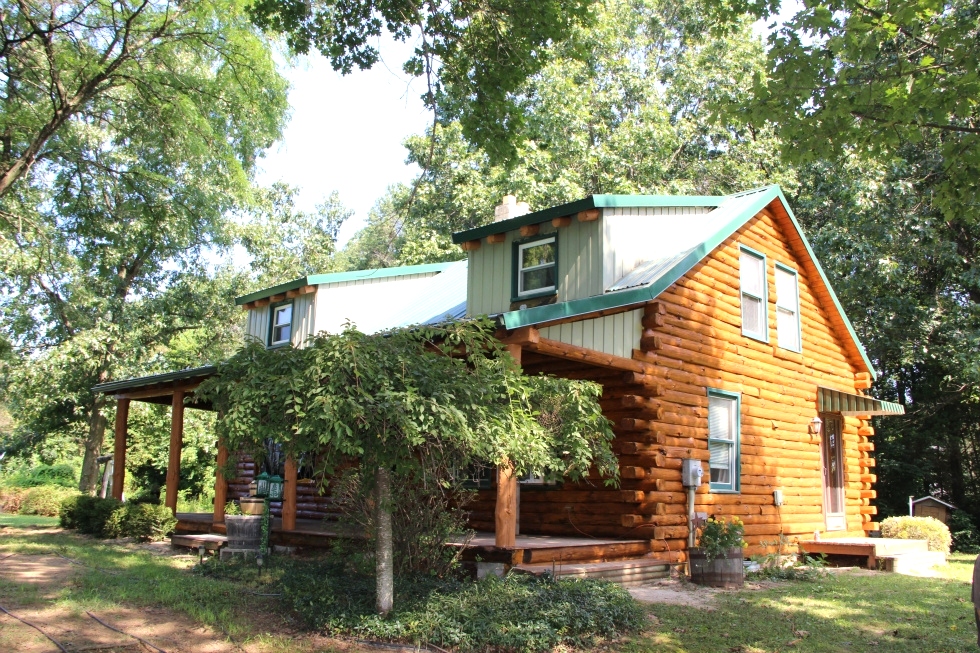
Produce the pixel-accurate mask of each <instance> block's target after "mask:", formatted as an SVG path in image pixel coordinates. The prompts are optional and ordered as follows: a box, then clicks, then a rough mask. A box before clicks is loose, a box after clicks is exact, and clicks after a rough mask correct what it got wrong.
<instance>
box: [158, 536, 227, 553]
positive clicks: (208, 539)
mask: <svg viewBox="0 0 980 653" xmlns="http://www.w3.org/2000/svg"><path fill="white" fill-rule="evenodd" d="M227 544H228V538H227V537H225V536H224V535H216V534H214V533H193V534H189V533H174V534H173V535H171V536H170V546H175V547H176V546H183V547H187V548H189V549H199V548H201V547H202V546H203V547H204V548H205V549H207V550H208V551H217V550H218V549H220V548H222V547H224V546H226V545H227Z"/></svg>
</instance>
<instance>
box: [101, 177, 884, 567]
mask: <svg viewBox="0 0 980 653" xmlns="http://www.w3.org/2000/svg"><path fill="white" fill-rule="evenodd" d="M495 218H496V219H495V221H494V222H492V223H491V224H488V225H485V226H482V227H479V228H476V229H471V230H468V231H464V232H461V233H457V234H454V235H453V240H454V242H456V243H458V244H459V245H460V246H461V247H462V250H463V251H464V252H465V253H466V260H465V261H461V262H459V263H452V264H437V265H428V266H411V267H405V268H390V269H385V270H366V271H359V272H351V273H340V274H334V275H317V276H310V277H304V278H302V279H298V280H295V281H293V282H290V283H288V284H283V285H281V286H277V287H274V288H269V289H266V290H263V291H259V292H256V293H252V294H250V295H247V296H245V297H240V298H238V300H237V302H238V303H239V304H240V305H242V306H243V307H244V308H245V309H246V310H247V311H248V333H249V335H250V337H255V338H259V339H261V340H262V341H263V342H265V343H266V346H269V347H276V346H282V345H285V344H292V345H294V346H302V344H303V341H304V340H305V338H306V337H307V336H309V335H310V334H312V333H316V332H319V331H334V330H336V329H338V328H340V326H341V325H342V324H343V323H344V322H345V321H347V320H350V321H352V322H354V323H355V324H357V325H358V326H359V327H360V328H361V329H362V330H364V331H365V332H372V331H378V330H381V329H384V328H390V327H393V326H399V325H408V324H417V323H425V322H431V321H438V320H441V319H445V318H446V316H449V317H456V318H458V317H462V316H476V315H484V314H486V315H491V316H494V317H495V318H496V320H497V322H498V325H499V331H498V337H499V338H500V339H501V340H502V341H503V342H505V343H506V344H507V346H508V349H509V351H510V352H511V354H512V355H513V356H514V357H515V358H517V359H518V361H519V362H520V363H521V365H522V366H523V369H524V370H525V373H527V374H554V375H557V376H563V377H567V378H574V379H588V380H592V381H595V382H596V383H599V384H600V385H601V386H602V388H603V395H602V400H601V403H602V408H603V412H604V414H605V415H606V416H607V417H608V418H609V419H610V421H611V422H612V423H613V425H614V432H615V434H616V439H615V441H614V450H615V452H616V453H617V455H618V456H619V460H620V476H621V480H620V484H619V486H618V487H615V488H614V487H607V486H605V485H604V484H603V483H602V482H601V481H600V480H599V479H592V482H584V483H578V484H572V483H564V484H560V483H559V484H553V485H550V484H545V483H543V482H542V481H541V478H540V477H539V476H536V475H532V476H530V477H528V478H525V479H517V478H514V477H513V476H511V475H509V474H507V473H506V470H500V471H498V473H497V474H496V475H495V478H490V479H486V480H485V481H484V486H483V487H481V489H480V490H479V492H478V498H477V500H476V502H475V504H474V505H473V506H472V513H471V525H472V526H473V527H474V528H475V529H476V530H478V531H483V532H490V533H492V535H491V536H489V538H484V539H483V540H482V544H481V545H480V547H477V548H478V549H479V550H480V551H479V552H480V554H481V555H482V556H484V559H496V558H494V557H493V553H494V551H496V552H500V551H506V552H508V554H507V555H506V556H504V557H503V558H501V559H502V560H504V561H505V562H508V563H514V564H516V563H519V562H520V561H521V560H522V557H521V554H520V549H521V544H520V542H519V540H521V538H524V540H523V541H525V542H526V541H527V538H528V537H529V536H531V537H533V536H551V537H565V538H582V537H585V538H590V540H589V541H590V542H591V543H592V544H595V543H597V542H602V543H606V545H607V550H604V551H593V552H592V554H591V555H592V556H593V557H595V558H596V559H600V558H608V557H610V556H612V555H613V554H612V553H611V552H612V551H616V550H623V551H629V552H630V554H631V555H635V554H638V553H642V554H645V555H646V556H649V557H652V558H654V559H658V560H662V561H667V562H676V561H683V560H685V559H686V550H687V548H688V546H689V536H690V534H691V514H692V513H694V514H698V513H700V514H703V515H710V516H715V517H722V518H729V517H739V518H740V519H741V520H742V521H743V522H744V524H745V533H746V540H747V541H748V542H749V545H750V547H749V550H748V553H750V554H751V553H755V552H759V551H762V550H763V549H765V548H766V547H767V546H771V544H772V543H773V542H776V541H779V540H780V539H785V540H787V541H791V542H792V541H797V540H800V541H802V540H807V539H811V538H815V537H816V538H819V537H820V536H821V535H822V536H823V538H824V539H827V538H861V537H864V536H865V535H867V534H868V533H869V532H870V531H874V530H876V529H877V524H876V522H875V514H876V508H875V506H874V505H873V501H874V499H875V489H874V484H875V481H876V477H875V474H874V467H875V461H874V458H873V452H874V443H873V435H874V429H873V427H872V426H871V424H870V420H871V418H872V417H873V416H876V415H879V416H885V415H893V414H901V413H902V412H903V408H902V406H901V405H900V404H895V403H891V402H887V401H881V400H878V399H874V398H872V397H869V396H867V394H866V393H865V391H866V390H868V389H869V388H870V387H871V383H872V381H873V380H874V378H875V372H874V369H873V366H872V364H871V362H870V361H869V359H868V357H867V355H866V353H865V351H864V348H863V347H862V345H861V343H860V342H859V340H858V338H857V335H856V334H855V332H854V329H853V327H852V325H851V323H850V322H849V320H848V318H847V316H846V315H845V314H844V311H843V309H842V307H841V304H840V302H839V301H838V299H837V297H836V295H835V294H834V291H833V289H832V288H831V286H830V283H829V281H828V279H827V277H826V275H825V273H824V271H823V269H822V268H821V266H820V263H819V262H818V261H817V258H816V256H815V255H814V253H813V250H812V248H811V247H810V245H809V244H808V243H807V241H806V238H805V237H804V235H803V232H802V229H801V228H800V225H799V223H798V222H797V220H796V218H795V216H794V215H793V212H792V210H791V208H790V206H789V204H788V202H787V201H786V198H785V196H784V195H783V193H782V191H781V190H780V188H779V187H778V186H769V187H765V188H761V189H755V190H751V191H748V192H744V193H738V194H735V195H728V196H680V197H678V196H650V195H648V196H635V195H593V196H590V197H587V198H585V199H583V200H579V201H576V202H571V203H567V204H562V205H560V206H555V207H550V208H547V209H544V210H540V211H535V212H530V211H529V210H528V207H527V206H526V205H522V204H520V203H517V202H516V200H515V199H514V198H513V197H511V196H508V197H506V198H505V199H504V202H503V204H501V205H500V206H498V207H497V208H496V210H495ZM381 300H383V301H381ZM379 307H383V310H382V309H381V308H379ZM213 371H214V369H213V368H202V369H199V370H187V371H183V372H180V373H175V374H172V375H165V376H164V377H147V378H143V379H133V380H128V381H120V382H115V383H109V384H104V385H102V386H99V387H97V388H96V389H95V390H96V391H98V392H105V393H107V394H111V395H113V396H115V397H116V398H117V399H118V400H119V410H118V411H117V421H116V446H115V454H116V457H117V460H119V461H122V462H123V464H119V463H117V464H116V466H115V468H114V469H115V473H116V476H117V478H115V479H114V482H113V493H114V494H115V495H117V496H121V491H122V484H123V476H122V474H123V473H124V472H123V470H124V468H125V465H124V456H125V439H126V412H127V406H128V402H129V401H130V400H131V399H132V400H144V401H159V402H166V403H172V405H173V408H174V410H173V415H174V422H173V423H174V426H173V429H172V432H173V437H172V439H171V469H169V470H168V482H167V499H166V501H167V505H169V506H171V507H175V506H176V491H177V482H178V479H179V476H178V474H179V452H180V437H179V430H180V428H179V414H180V413H182V411H183V407H184V404H185V402H186V403H187V405H188V406H193V405H194V404H193V403H192V402H193V397H192V392H193V388H194V387H196V384H197V383H200V381H201V380H202V379H203V378H206V377H207V376H208V375H210V374H211V373H213ZM227 456H228V452H227V451H224V450H223V449H222V450H220V451H219V463H222V462H224V461H225V460H226V459H227ZM685 461H694V462H693V463H690V462H689V463H687V464H688V465H692V464H693V466H694V468H697V469H700V470H701V472H702V474H703V482H702V483H701V484H700V485H699V486H698V487H696V489H695V490H694V491H693V504H692V503H691V501H690V500H689V497H690V496H692V495H691V494H689V492H688V488H686V487H685V485H684V483H683V482H682V481H683V480H682V468H683V467H684V466H685ZM250 464H251V463H250V462H249V461H247V460H246V461H243V462H241V463H240V466H239V469H240V478H238V479H231V480H230V482H226V481H225V480H224V479H222V478H221V477H220V475H219V478H218V479H217V482H216V499H215V510H214V514H213V516H211V515H209V516H208V517H209V520H208V526H209V528H214V527H216V528H220V524H221V522H222V520H223V507H224V502H225V500H226V499H227V498H229V497H231V496H235V495H237V494H241V493H243V492H244V488H245V487H246V486H247V482H248V481H249V480H250V478H249V476H250V475H251V474H252V473H254V466H252V467H250ZM171 471H172V472H173V479H171V475H170V472H171ZM285 473H286V478H287V483H286V490H285V493H286V496H285V499H284V503H283V505H282V507H281V508H279V509H278V510H279V512H278V513H277V514H281V516H282V524H281V529H282V531H283V532H284V533H288V532H289V531H290V530H295V529H296V528H297V526H296V524H297V522H296V519H297V511H298V507H297V503H298V501H300V500H301V499H302V500H303V504H304V508H303V510H302V512H303V515H301V517H303V516H307V517H310V518H313V517H319V516H321V515H328V514H329V505H328V504H329V498H328V497H320V498H316V497H314V496H313V495H315V494H316V493H315V492H314V491H313V489H312V488H303V487H301V486H302V483H298V482H297V468H296V463H295V461H286V464H285ZM171 480H172V482H173V484H172V485H171ZM229 488H231V489H232V491H231V492H229ZM297 497H300V499H298V498H297ZM304 497H305V498H304ZM617 547H618V548H617ZM593 548H594V547H593ZM509 552H516V553H514V555H511V554H510V553H509ZM562 555H564V554H562ZM531 559H534V560H540V559H541V558H540V556H539V557H534V556H533V555H529V554H528V553H527V552H526V551H525V552H524V554H523V561H524V562H529V561H530V560H531ZM580 559H585V558H584V557H581V556H580Z"/></svg>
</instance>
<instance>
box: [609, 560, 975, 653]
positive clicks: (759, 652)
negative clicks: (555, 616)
mask: <svg viewBox="0 0 980 653" xmlns="http://www.w3.org/2000/svg"><path fill="white" fill-rule="evenodd" d="M969 600H970V585H969V583H964V582H963V581H960V580H949V579H939V578H918V577H911V576H901V575H897V574H875V575H860V574H853V573H843V574H839V575H828V576H827V577H825V578H824V579H822V580H820V581H818V582H812V583H780V584H775V586H774V587H773V588H772V589H768V590H764V591H742V592H737V593H731V594H724V595H721V596H719V601H718V609H717V610H714V611H698V610H692V609H689V608H682V607H675V606H664V605H657V606H653V607H652V608H651V614H652V615H654V616H655V621H656V622H658V623H657V625H656V626H654V627H653V628H651V629H649V630H648V631H647V632H646V633H645V634H644V635H643V636H642V637H639V638H637V639H636V640H634V641H632V642H630V643H629V644H627V645H626V646H625V647H624V650H625V651H629V652H640V651H657V652H658V653H659V652H674V653H700V652H702V651H704V652H708V651H711V652H712V653H715V652H726V651H730V652H733V653H734V652H738V653H774V652H775V651H786V650H792V651H812V652H821V653H822V652H827V653H830V652H834V653H836V652H839V651H875V652H885V651H894V652H896V653H897V652H902V653H907V652H909V651H950V652H953V651H955V652H960V651H976V646H977V644H976V641H977V634H976V631H975V629H974V623H973V605H972V604H971V603H970V602H969Z"/></svg>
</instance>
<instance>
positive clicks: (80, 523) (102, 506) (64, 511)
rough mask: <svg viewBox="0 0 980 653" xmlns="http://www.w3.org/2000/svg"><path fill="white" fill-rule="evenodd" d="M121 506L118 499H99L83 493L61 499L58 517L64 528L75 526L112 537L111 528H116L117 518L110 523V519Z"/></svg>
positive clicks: (82, 530) (98, 535)
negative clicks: (64, 499)
mask: <svg viewBox="0 0 980 653" xmlns="http://www.w3.org/2000/svg"><path fill="white" fill-rule="evenodd" d="M122 507H123V502H122V501H119V500H118V499H113V498H108V499H100V498H98V497H92V496H88V495H84V494H83V495H79V496H78V497H74V498H70V499H68V500H66V501H63V502H62V504H61V511H60V512H59V517H60V521H61V525H62V527H64V528H76V529H78V530H79V531H80V532H82V533H85V534H87V535H94V536H95V537H114V535H113V534H112V533H113V532H114V530H113V529H115V528H117V523H118V519H119V518H117V519H115V520H113V521H112V522H111V523H110V519H111V518H112V515H113V513H114V512H116V511H117V510H119V509H120V508H122ZM107 525H108V528H109V530H108V531H107V530H106V527H107Z"/></svg>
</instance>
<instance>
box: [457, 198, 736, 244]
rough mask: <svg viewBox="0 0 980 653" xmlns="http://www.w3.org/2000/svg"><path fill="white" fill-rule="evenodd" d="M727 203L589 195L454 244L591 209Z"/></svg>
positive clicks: (479, 230) (470, 233) (473, 232)
mask: <svg viewBox="0 0 980 653" xmlns="http://www.w3.org/2000/svg"><path fill="white" fill-rule="evenodd" d="M724 199H725V196H724V195H688V196H673V195H589V196H588V197H586V198H585V199H583V200H576V201H574V202H568V203H567V204H559V205H558V206H553V207H551V208H550V209H543V210H541V211H535V212H534V213H527V214H525V215H522V216H518V217H516V218H511V219H510V220H501V221H500V222H494V223H491V224H488V225H484V226H482V227H476V228H475V229H468V230H467V231H460V232H457V233H454V234H453V242H454V243H457V244H458V243H465V242H467V241H470V240H479V239H480V238H485V237H486V236H490V235H492V234H499V233H504V232H507V231H514V230H515V229H520V228H521V227H523V226H525V225H529V224H540V223H542V222H548V221H549V220H551V219H553V218H561V217H564V216H566V215H574V214H575V213H578V212H579V211H588V210H589V209H612V208H629V207H640V206H643V207H651V206H718V205H719V204H721V202H722V201H723V200H724Z"/></svg>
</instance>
